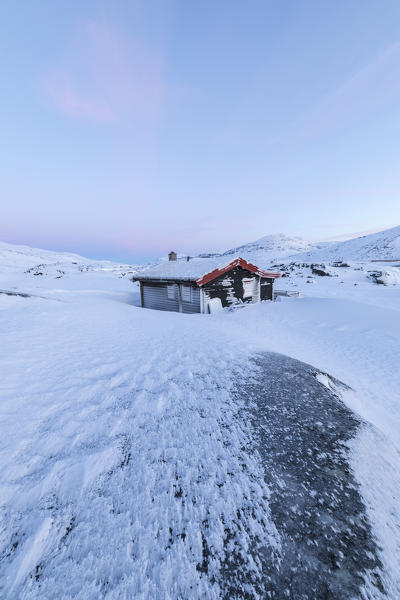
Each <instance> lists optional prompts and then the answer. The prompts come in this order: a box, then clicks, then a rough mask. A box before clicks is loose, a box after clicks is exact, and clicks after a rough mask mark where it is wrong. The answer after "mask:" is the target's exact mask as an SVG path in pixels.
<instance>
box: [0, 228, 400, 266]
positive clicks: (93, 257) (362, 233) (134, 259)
mask: <svg viewBox="0 0 400 600" xmlns="http://www.w3.org/2000/svg"><path fill="white" fill-rule="evenodd" d="M398 226H399V225H393V226H391V227H380V228H377V229H371V230H368V231H358V232H353V233H347V234H340V235H338V236H333V237H331V238H329V239H324V240H318V239H317V240H312V239H309V240H306V239H305V238H303V237H301V236H297V235H287V234H285V233H283V232H277V233H270V234H266V235H265V236H261V238H258V239H257V240H248V241H247V242H242V243H240V244H237V246H243V245H246V244H251V243H254V242H257V241H258V240H259V239H262V238H264V237H273V236H278V235H285V236H286V237H289V238H293V239H296V238H297V239H301V240H304V241H309V242H314V243H332V244H333V243H335V242H345V241H348V240H354V239H357V238H361V237H365V236H366V235H370V234H374V233H379V232H383V231H387V230H391V229H394V228H396V227H398ZM0 242H4V243H6V244H11V245H16V246H27V247H28V248H33V249H37V250H46V251H50V252H59V253H66V254H77V255H80V256H81V257H82V258H88V259H90V260H110V261H112V262H121V263H125V264H132V263H135V262H136V263H137V264H141V263H143V262H152V261H154V260H155V259H160V258H165V257H166V256H167V255H168V253H169V252H170V251H171V250H174V251H175V249H173V248H169V249H168V250H167V249H166V250H165V252H164V253H161V254H159V255H157V256H144V255H142V256H136V257H134V256H130V257H128V256H127V257H123V256H122V257H120V256H114V257H113V256H112V255H111V256H110V255H108V256H104V255H90V254H87V255H82V254H80V253H79V252H77V251H76V250H75V249H74V248H67V249H62V248H53V247H41V248H35V247H32V246H29V245H28V244H24V243H14V242H9V241H6V240H0ZM232 248H235V246H231V247H229V248H221V249H219V250H216V249H213V248H208V249H207V248H204V249H203V250H202V251H200V252H198V253H197V254H201V253H202V252H204V253H205V252H211V253H212V252H216V253H218V252H224V251H227V250H231V249H232ZM177 252H178V255H182V256H186V255H190V252H185V251H183V250H179V249H178V251H177ZM195 257H196V254H195V256H194V257H193V258H195Z"/></svg>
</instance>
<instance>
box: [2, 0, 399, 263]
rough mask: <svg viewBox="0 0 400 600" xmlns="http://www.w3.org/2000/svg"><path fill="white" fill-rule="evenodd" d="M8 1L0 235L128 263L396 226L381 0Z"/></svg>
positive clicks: (393, 18)
mask: <svg viewBox="0 0 400 600" xmlns="http://www.w3.org/2000/svg"><path fill="white" fill-rule="evenodd" d="M22 4H23V10H21V4H18V6H17V5H12V4H9V5H3V6H2V7H1V8H0V10H1V16H2V22H3V23H4V24H5V25H6V26H5V27H4V31H3V36H2V39H1V40H0V47H1V50H2V53H1V54H2V56H3V57H7V60H6V61H3V70H2V83H3V93H2V95H1V98H0V106H1V109H2V110H1V111H0V119H1V125H2V131H3V139H6V140H7V144H3V147H2V150H1V151H0V152H1V162H0V177H1V181H2V194H3V198H4V199H5V200H3V206H2V212H1V217H0V239H2V240H4V241H7V242H9V243H15V244H25V245H28V246H31V247H37V248H44V249H46V248H47V249H58V248H60V249H62V250H59V251H73V252H76V253H78V254H81V255H83V256H87V257H93V258H100V257H104V256H106V257H109V258H110V259H114V260H121V261H122V260H129V261H132V260H146V259H148V260H151V259H154V258H156V257H158V256H161V255H165V253H166V252H167V251H168V250H167V249H170V248H171V247H176V248H177V249H178V250H179V248H181V249H182V251H184V252H187V253H188V254H198V253H199V252H201V251H205V250H207V249H208V250H209V249H213V250H215V251H221V250H223V249H227V248H231V247H235V246H236V245H241V244H243V243H247V242H246V240H257V239H259V238H261V237H263V236H265V235H266V234H268V233H269V232H274V231H278V232H279V231H283V232H285V234H286V235H290V236H297V237H302V238H304V239H309V240H314V241H328V240H333V239H334V238H336V239H338V240H340V239H346V236H351V235H353V234H349V233H348V232H354V231H357V232H359V233H358V234H357V235H359V234H360V232H361V231H362V232H364V231H372V230H374V231H376V230H377V228H378V229H384V228H387V227H380V225H381V224H382V223H395V222H398V205H399V190H400V172H399V169H398V156H399V153H400V136H399V125H398V124H399V123H400V87H399V86H398V84H397V73H398V69H399V66H400V41H399V32H398V27H397V23H398V22H399V18H400V4H398V3H397V2H395V1H394V0H388V1H387V2H385V4H384V5H382V3H381V2H378V1H377V0H369V1H368V2H367V3H363V4H362V5H361V4H360V5H357V4H354V5H351V6H349V5H348V3H344V2H339V3H335V5H324V6H322V5H321V4H320V3H319V2H317V0H310V2H309V3H307V6H305V7H304V6H297V5H293V4H290V3H286V2H284V3H282V4H279V5H271V4H269V3H263V2H255V3H254V4H253V5H252V7H251V9H245V7H244V6H243V5H241V4H240V3H229V4H228V3H224V2H222V3H221V4H218V5H215V3H212V2H209V1H206V2H204V3H202V4H201V6H197V5H194V4H185V3H183V2H179V1H178V2H175V1H172V0H171V1H169V0H167V1H166V2H164V3H156V4H154V5H152V6H149V5H147V4H146V3H144V2H134V3H132V2H128V1H125V0H121V1H120V2H118V3H117V4H114V5H109V3H107V2H105V1H103V0H100V1H99V2H93V1H92V0H85V1H83V2H80V3H77V2H71V3H68V4H65V3H63V2H61V3H60V2H55V3H53V2H49V1H44V2H43V3H41V4H40V5H37V4H32V3H28V2H23V3H22ZM392 226H394V225H392ZM357 235H354V237H357ZM361 235H362V234H361Z"/></svg>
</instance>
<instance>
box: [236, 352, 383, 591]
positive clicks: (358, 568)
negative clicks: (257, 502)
mask: <svg viewBox="0 0 400 600" xmlns="http://www.w3.org/2000/svg"><path fill="white" fill-rule="evenodd" d="M255 363H256V365H257V366H258V367H259V371H258V376H257V377H254V378H253V379H252V381H249V382H247V383H246V384H245V385H244V386H242V387H240V388H238V395H239V396H240V397H242V396H243V395H246V396H247V397H248V407H249V409H250V411H251V414H252V420H253V425H254V430H255V432H256V433H257V437H258V450H259V453H260V455H261V459H262V462H263V466H264V480H265V482H266V484H267V486H268V488H269V489H270V493H271V496H270V499H269V506H270V510H271V516H272V520H273V522H274V524H275V526H276V528H277V530H278V533H279V536H280V541H281V557H280V562H279V565H277V563H275V562H273V561H271V554H270V552H269V551H268V550H267V551H266V552H264V554H263V556H261V557H259V559H260V561H261V563H262V564H263V572H264V589H265V595H264V597H265V598H271V599H279V600H281V599H283V598H290V599H293V600H320V599H321V598H324V599H325V600H330V599H331V600H338V599H342V598H343V599H344V598H364V599H366V598H368V599H372V598H382V597H386V595H385V590H384V587H383V584H382V573H381V567H382V565H381V563H380V560H379V558H378V548H377V545H376V542H375V539H374V537H373V535H372V532H371V527H370V524H369V522H368V520H367V516H366V511H365V506H364V504H363V501H362V499H361V496H360V490H359V485H358V483H357V481H356V480H355V478H354V476H353V474H352V471H351V468H350V466H349V460H350V456H349V454H350V451H349V448H348V446H347V444H348V441H349V440H350V439H352V438H354V436H355V435H356V433H357V431H358V429H359V428H360V427H361V426H362V424H361V421H360V420H359V419H358V418H357V417H356V416H355V414H354V413H353V412H351V411H350V410H349V409H348V408H347V407H346V406H345V405H344V404H343V403H342V402H341V401H340V399H339V398H338V397H337V396H335V395H334V394H333V393H332V391H331V390H330V389H328V387H326V386H325V385H322V384H321V383H320V381H318V378H319V374H317V373H316V372H315V370H314V369H313V368H312V367H310V366H309V365H306V364H304V363H301V362H299V361H295V360H293V359H291V358H288V357H285V356H282V355H278V354H267V355H260V356H259V357H258V358H257V359H256V360H255ZM317 375H318V378H317ZM329 387H331V386H329Z"/></svg>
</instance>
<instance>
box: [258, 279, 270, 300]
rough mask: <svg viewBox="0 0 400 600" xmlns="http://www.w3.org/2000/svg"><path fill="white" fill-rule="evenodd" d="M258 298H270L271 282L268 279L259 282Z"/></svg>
mask: <svg viewBox="0 0 400 600" xmlns="http://www.w3.org/2000/svg"><path fill="white" fill-rule="evenodd" d="M260 300H272V283H271V282H270V281H262V282H261V286H260Z"/></svg>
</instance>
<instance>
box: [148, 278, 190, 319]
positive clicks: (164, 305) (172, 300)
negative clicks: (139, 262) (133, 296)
mask: <svg viewBox="0 0 400 600" xmlns="http://www.w3.org/2000/svg"><path fill="white" fill-rule="evenodd" d="M168 286H172V288H171V287H170V293H169V294H168ZM183 286H185V287H186V288H190V301H187V300H185V299H184V298H185V294H182V287H183ZM141 287H142V299H143V302H142V306H143V307H144V308H153V309H156V310H169V311H175V312H183V313H199V312H200V289H199V287H198V286H193V285H190V284H189V285H187V284H177V283H170V284H168V283H167V282H157V281H142V282H141ZM171 290H172V292H173V293H172V294H171ZM171 296H172V297H171ZM182 296H183V298H182Z"/></svg>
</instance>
